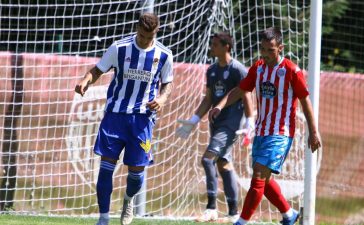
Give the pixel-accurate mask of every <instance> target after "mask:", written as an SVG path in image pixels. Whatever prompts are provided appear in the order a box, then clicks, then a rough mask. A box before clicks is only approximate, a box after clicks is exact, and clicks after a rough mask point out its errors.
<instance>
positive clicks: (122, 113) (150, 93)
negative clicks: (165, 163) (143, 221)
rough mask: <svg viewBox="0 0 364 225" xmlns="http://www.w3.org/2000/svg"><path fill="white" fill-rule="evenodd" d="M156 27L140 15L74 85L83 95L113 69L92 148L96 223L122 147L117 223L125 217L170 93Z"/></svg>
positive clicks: (169, 67)
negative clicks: (96, 160)
mask: <svg viewBox="0 0 364 225" xmlns="http://www.w3.org/2000/svg"><path fill="white" fill-rule="evenodd" d="M158 29H159V19H158V17H157V16H156V15H154V14H151V13H145V14H143V15H141V16H140V18H139V22H138V26H137V34H136V35H134V36H130V37H126V38H124V39H121V40H119V41H116V42H114V43H113V44H112V45H111V46H110V47H109V48H108V50H107V51H106V52H105V54H104V55H103V56H102V58H101V60H100V61H99V62H98V63H97V64H96V66H95V67H93V68H92V69H91V70H90V71H89V72H87V73H86V75H85V77H84V79H83V80H82V81H81V82H80V83H79V84H78V85H76V87H75V91H76V92H77V93H79V94H81V95H84V93H85V92H86V90H87V88H88V86H89V85H90V84H93V83H95V82H96V80H97V79H98V78H99V77H100V76H101V75H102V74H104V73H106V72H107V71H109V70H110V69H112V68H113V69H114V77H113V79H112V81H111V83H110V86H109V88H108V91H107V101H106V106H105V116H104V118H103V120H102V122H101V124H100V128H99V132H98V135H97V139H96V143H95V148H94V151H95V153H96V154H97V155H100V156H101V163H100V171H99V176H98V181H97V198H98V204H99V211H100V218H99V221H98V223H97V224H98V225H103V224H108V222H109V208H110V196H111V193H112V188H113V187H112V175H113V172H114V169H115V165H116V163H117V161H118V159H119V156H120V153H121V151H122V150H123V149H125V153H124V158H123V162H124V164H125V165H127V166H128V176H127V187H126V193H125V195H124V204H123V210H122V214H121V224H130V223H131V221H132V219H133V196H134V195H135V194H136V193H137V192H138V191H139V190H140V188H141V186H142V184H143V181H144V167H145V166H148V165H149V164H150V163H151V162H152V152H151V138H152V130H153V127H154V124H155V115H156V112H157V111H159V110H160V109H161V108H162V107H163V105H164V104H165V102H166V100H167V98H168V96H169V95H170V93H171V85H172V84H171V82H172V80H173V55H172V52H171V51H170V50H169V49H168V48H167V47H165V46H164V45H162V44H161V43H160V42H158V41H157V40H156V39H155V36H156V34H157V32H158ZM159 86H160V87H159ZM159 89H160V93H159V95H158V90H159Z"/></svg>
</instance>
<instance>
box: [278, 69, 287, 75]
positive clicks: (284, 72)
mask: <svg viewBox="0 0 364 225" xmlns="http://www.w3.org/2000/svg"><path fill="white" fill-rule="evenodd" d="M277 75H278V76H279V77H283V76H284V75H286V68H283V67H282V68H279V69H278V71H277Z"/></svg>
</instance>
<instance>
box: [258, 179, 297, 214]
mask: <svg viewBox="0 0 364 225" xmlns="http://www.w3.org/2000/svg"><path fill="white" fill-rule="evenodd" d="M264 195H265V197H267V199H268V200H269V201H270V202H271V203H272V204H273V205H274V206H275V207H277V209H278V210H279V211H280V212H281V213H285V212H287V211H288V210H289V209H290V208H291V206H290V205H289V203H288V202H287V200H286V199H285V198H284V197H283V195H282V193H281V188H280V187H279V185H278V184H277V182H276V181H275V180H274V179H270V181H269V183H268V184H266V185H265V189H264Z"/></svg>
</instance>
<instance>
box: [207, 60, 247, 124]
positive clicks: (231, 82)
mask: <svg viewBox="0 0 364 225" xmlns="http://www.w3.org/2000/svg"><path fill="white" fill-rule="evenodd" d="M247 73H248V71H247V69H246V67H245V66H244V65H243V64H241V63H240V62H239V61H237V60H236V59H232V60H231V62H230V63H229V64H228V65H226V66H225V67H220V66H219V64H218V63H214V64H212V65H211V66H210V67H209V68H208V69H207V73H206V76H207V84H206V85H207V88H209V89H210V90H211V94H212V104H213V106H216V105H217V104H218V103H219V102H220V101H221V99H222V98H223V97H225V95H227V94H228V93H229V91H230V90H231V89H233V88H235V87H237V86H239V83H240V80H242V79H244V78H245V77H246V75H247ZM243 114H244V108H243V106H242V101H241V100H240V101H237V102H236V103H234V104H232V105H230V106H228V107H226V108H224V109H223V110H222V111H221V113H220V115H219V116H218V117H217V118H216V119H215V121H214V123H213V127H215V128H216V127H218V126H227V127H229V128H230V129H232V130H238V129H239V126H240V120H241V118H242V116H243Z"/></svg>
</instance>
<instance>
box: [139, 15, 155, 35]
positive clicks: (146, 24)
mask: <svg viewBox="0 0 364 225" xmlns="http://www.w3.org/2000/svg"><path fill="white" fill-rule="evenodd" d="M138 25H139V27H140V28H142V29H143V30H145V31H147V32H152V31H154V30H155V29H157V28H159V18H158V16H156V15H155V14H153V13H143V14H142V15H141V16H140V17H139V23H138Z"/></svg>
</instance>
